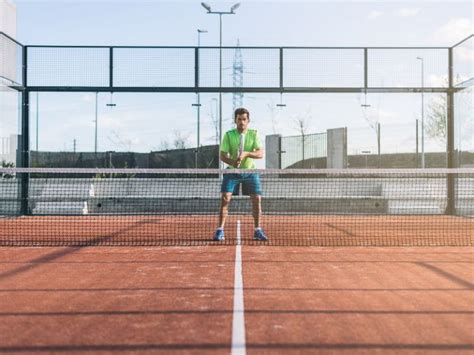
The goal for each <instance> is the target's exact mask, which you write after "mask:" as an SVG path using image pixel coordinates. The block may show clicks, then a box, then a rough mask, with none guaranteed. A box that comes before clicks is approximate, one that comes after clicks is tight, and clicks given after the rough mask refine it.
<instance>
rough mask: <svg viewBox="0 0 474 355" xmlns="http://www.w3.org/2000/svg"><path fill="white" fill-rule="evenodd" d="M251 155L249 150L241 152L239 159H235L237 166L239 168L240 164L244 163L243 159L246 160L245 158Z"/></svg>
mask: <svg viewBox="0 0 474 355" xmlns="http://www.w3.org/2000/svg"><path fill="white" fill-rule="evenodd" d="M248 156H249V153H248V152H242V153H240V155H239V156H238V157H237V160H236V161H235V163H236V165H235V167H236V168H239V167H240V164H242V160H244V159H245V158H247V157H248Z"/></svg>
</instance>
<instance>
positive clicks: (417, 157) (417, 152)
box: [415, 118, 420, 168]
mask: <svg viewBox="0 0 474 355" xmlns="http://www.w3.org/2000/svg"><path fill="white" fill-rule="evenodd" d="M415 132H416V133H415V134H416V155H415V157H416V159H415V163H416V167H417V168H419V167H420V156H419V154H420V152H419V148H418V136H419V134H418V118H417V119H416V127H415Z"/></svg>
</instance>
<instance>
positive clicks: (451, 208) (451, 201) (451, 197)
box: [446, 48, 456, 215]
mask: <svg viewBox="0 0 474 355" xmlns="http://www.w3.org/2000/svg"><path fill="white" fill-rule="evenodd" d="M447 96H448V97H447V103H448V105H447V106H448V107H447V132H446V135H447V137H446V141H447V145H446V147H447V151H448V156H447V167H448V169H453V168H456V160H455V153H456V152H455V148H454V88H453V49H452V48H448V92H447ZM455 177H456V176H455V174H452V173H449V174H448V176H447V202H448V203H447V208H446V214H448V215H453V214H455V213H456V205H455V198H456V191H455Z"/></svg>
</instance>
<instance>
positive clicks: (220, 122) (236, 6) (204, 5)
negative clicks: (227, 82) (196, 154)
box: [201, 2, 240, 168]
mask: <svg viewBox="0 0 474 355" xmlns="http://www.w3.org/2000/svg"><path fill="white" fill-rule="evenodd" d="M201 5H202V7H204V8H205V9H206V10H207V13H208V14H214V15H219V142H218V146H219V152H218V157H217V158H218V162H219V168H222V167H223V164H222V162H221V159H220V150H221V141H222V15H235V10H236V9H237V8H238V7H239V6H240V3H237V4H234V5H232V7H231V8H230V11H212V9H211V7H210V6H209V5H208V4H206V3H204V2H203V3H201Z"/></svg>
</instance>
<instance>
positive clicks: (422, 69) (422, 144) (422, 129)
mask: <svg viewBox="0 0 474 355" xmlns="http://www.w3.org/2000/svg"><path fill="white" fill-rule="evenodd" d="M416 59H418V60H419V61H421V168H422V169H424V168H425V80H424V78H425V67H424V59H423V58H422V57H416Z"/></svg>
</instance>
